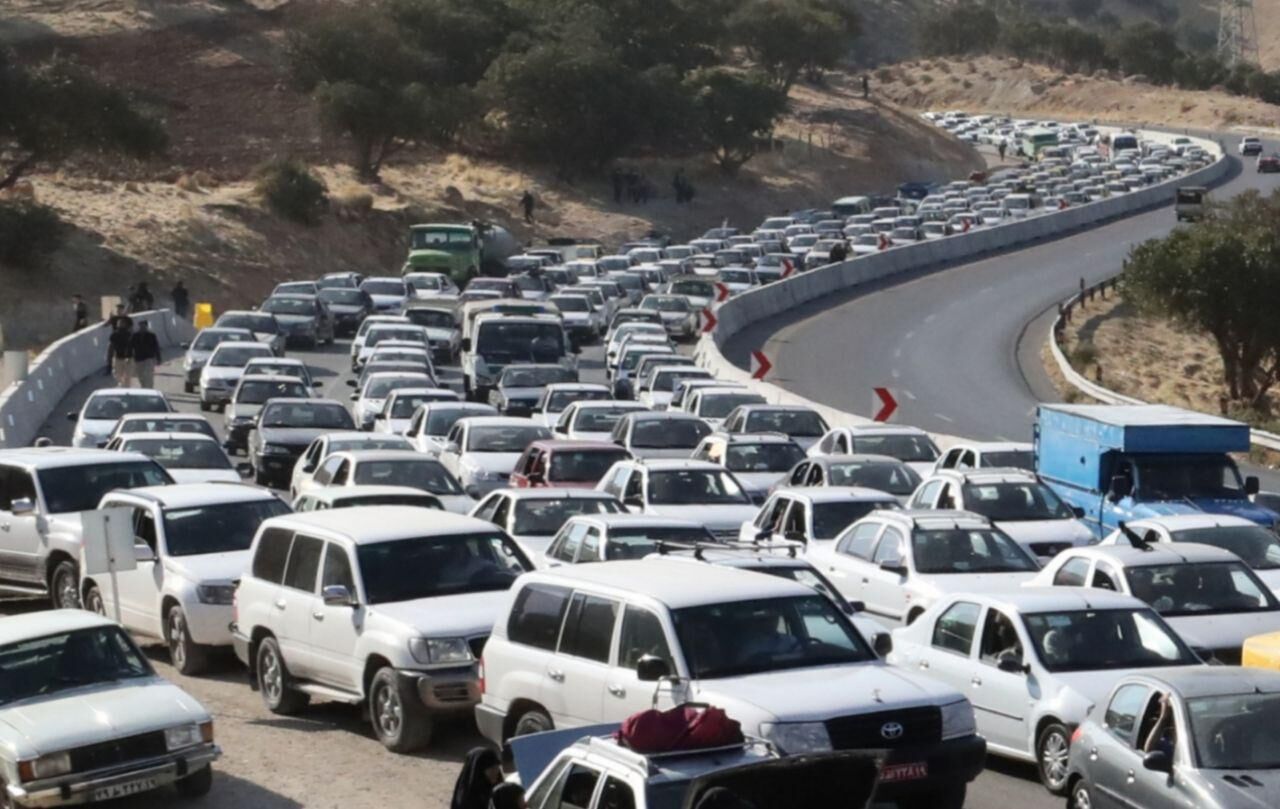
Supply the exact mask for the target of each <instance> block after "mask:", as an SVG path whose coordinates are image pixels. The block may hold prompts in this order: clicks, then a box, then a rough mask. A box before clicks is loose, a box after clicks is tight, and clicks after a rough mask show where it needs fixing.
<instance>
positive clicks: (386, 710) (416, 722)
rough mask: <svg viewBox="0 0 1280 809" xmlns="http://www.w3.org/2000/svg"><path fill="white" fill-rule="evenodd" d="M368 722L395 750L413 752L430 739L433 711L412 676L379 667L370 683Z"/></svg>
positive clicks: (374, 732) (387, 744) (385, 745)
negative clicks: (414, 685)
mask: <svg viewBox="0 0 1280 809" xmlns="http://www.w3.org/2000/svg"><path fill="white" fill-rule="evenodd" d="M369 723H370V724H371V725H372V726H373V734H374V735H375V736H377V737H378V741H380V742H382V746H383V747H385V748H387V749H388V750H390V751H391V752H393V753H412V752H413V751H415V750H419V749H421V748H423V747H426V746H427V745H428V744H430V743H431V731H432V722H431V715H430V713H429V712H428V711H427V708H426V706H425V705H423V704H422V700H421V699H420V698H419V697H418V692H417V689H416V688H414V687H413V685H412V684H411V683H410V680H409V678H407V677H400V676H398V675H397V674H396V670H395V669H393V668H391V667H390V666H386V667H384V668H381V669H378V671H377V673H376V674H374V675H373V680H372V681H371V682H370V683H369Z"/></svg>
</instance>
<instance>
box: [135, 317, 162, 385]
mask: <svg viewBox="0 0 1280 809" xmlns="http://www.w3.org/2000/svg"><path fill="white" fill-rule="evenodd" d="M129 354H130V357H131V359H132V360H133V372H134V374H135V375H136V376H137V377H138V387H140V388H151V387H154V386H155V380H156V363H158V362H160V341H159V340H158V339H156V335H155V333H154V332H152V331H151V328H150V326H149V325H148V324H147V321H145V320H139V321H138V330H137V331H136V332H134V333H133V335H132V337H131V339H130V341H129Z"/></svg>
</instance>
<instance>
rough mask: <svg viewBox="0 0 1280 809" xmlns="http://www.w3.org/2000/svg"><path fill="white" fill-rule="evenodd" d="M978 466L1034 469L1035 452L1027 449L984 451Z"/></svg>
mask: <svg viewBox="0 0 1280 809" xmlns="http://www.w3.org/2000/svg"><path fill="white" fill-rule="evenodd" d="M978 465H979V466H983V467H991V468H996V467H999V468H1001V469H1026V470H1029V471H1035V468H1036V454H1035V453H1034V452H1032V451H1031V450H1029V449H1026V450H1021V449H1013V450H1008V451H1005V452H984V453H982V457H981V458H980V459H979V461H978Z"/></svg>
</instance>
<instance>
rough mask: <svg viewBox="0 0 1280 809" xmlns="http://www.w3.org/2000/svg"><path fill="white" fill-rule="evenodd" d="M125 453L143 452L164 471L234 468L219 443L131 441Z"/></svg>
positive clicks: (165, 439) (187, 440) (138, 439)
mask: <svg viewBox="0 0 1280 809" xmlns="http://www.w3.org/2000/svg"><path fill="white" fill-rule="evenodd" d="M124 449H125V451H126V452H141V453H142V454H143V455H146V456H147V457H148V458H150V459H151V460H153V461H155V462H157V463H159V464H160V465H161V466H163V467H164V468H165V469H223V470H227V469H232V468H233V467H232V466H231V461H230V459H228V458H227V453H225V452H223V451H222V447H220V446H218V442H216V441H197V440H194V439H181V438H131V439H129V441H128V442H127V443H126V444H125V446H124Z"/></svg>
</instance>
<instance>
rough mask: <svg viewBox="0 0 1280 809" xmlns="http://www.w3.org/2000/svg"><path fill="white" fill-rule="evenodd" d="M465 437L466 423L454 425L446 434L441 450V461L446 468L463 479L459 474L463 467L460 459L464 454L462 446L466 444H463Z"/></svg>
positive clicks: (456, 476)
mask: <svg viewBox="0 0 1280 809" xmlns="http://www.w3.org/2000/svg"><path fill="white" fill-rule="evenodd" d="M465 437H466V425H463V424H455V425H453V426H452V427H450V428H449V432H448V433H447V434H446V435H445V439H444V440H445V443H444V448H443V449H441V450H440V463H442V464H444V468H445V469H448V470H449V474H451V475H453V476H454V477H455V478H459V479H461V478H460V476H459V474H458V472H459V470H460V468H461V465H460V463H459V461H460V460H461V456H462V448H463V446H465V444H463V440H464V438H465Z"/></svg>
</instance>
